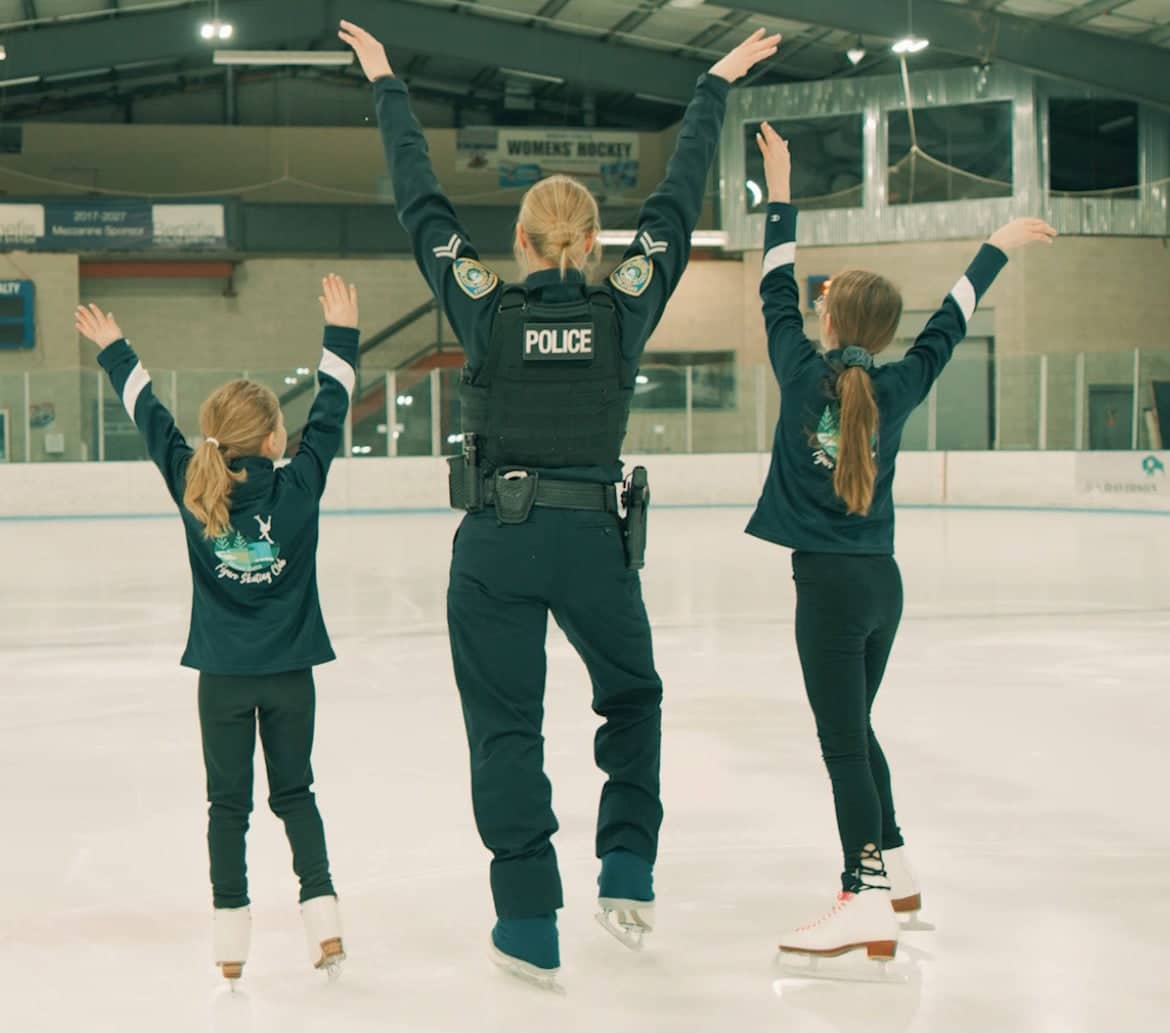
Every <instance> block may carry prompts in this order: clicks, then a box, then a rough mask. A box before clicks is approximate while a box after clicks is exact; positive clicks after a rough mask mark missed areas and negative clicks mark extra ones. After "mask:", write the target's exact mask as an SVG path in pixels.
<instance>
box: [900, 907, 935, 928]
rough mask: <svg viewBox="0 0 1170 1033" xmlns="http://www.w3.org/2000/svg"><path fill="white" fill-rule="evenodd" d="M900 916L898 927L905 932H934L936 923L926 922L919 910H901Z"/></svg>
mask: <svg viewBox="0 0 1170 1033" xmlns="http://www.w3.org/2000/svg"><path fill="white" fill-rule="evenodd" d="M898 918H899V919H901V921H899V922H898V928H899V929H901V930H902V932H904V933H932V932H934V930H935V925H934V923H933V922H924V921H923V920H922V919H921V918H919V917H918V912H917V911H909V912H905V911H904V912H901V913H900V914H899V915H898Z"/></svg>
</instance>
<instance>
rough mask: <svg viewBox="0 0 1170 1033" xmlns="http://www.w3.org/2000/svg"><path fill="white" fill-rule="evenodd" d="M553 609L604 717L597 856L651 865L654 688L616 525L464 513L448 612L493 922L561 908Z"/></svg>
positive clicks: (655, 816) (655, 795)
mask: <svg viewBox="0 0 1170 1033" xmlns="http://www.w3.org/2000/svg"><path fill="white" fill-rule="evenodd" d="M550 612H551V613H552V615H553V617H554V618H555V619H556V622H557V623H558V624H559V625H560V627H561V629H562V630H563V631H564V633H565V635H566V637H567V638H568V640H569V642H570V643H571V644H572V645H573V648H574V649H576V651H577V652H578V654H580V656H581V658H582V660H584V661H585V666H586V667H587V668H588V670H589V675H590V678H591V679H592V682H593V709H594V711H595V712H596V713H597V714H598V715H599V716H600V717H602V718H603V719H604V724H603V725H602V726H601V728H600V729H599V730H598V732H597V736H596V739H595V742H594V757H595V759H596V761H597V765H598V767H600V768H601V769H602V770H603V771H604V772H605V773H606V774H607V775H608V776H609V778H608V781H607V782H606V783H605V787H604V788H603V790H602V793H601V805H600V810H599V813H598V819H597V854H598V856H599V857H600V856H604V855H605V854H606V853H608V852H610V851H611V850H616V849H619V848H620V849H623V850H628V851H630V852H631V853H634V854H637V855H638V856H640V857H643V858H645V859H646V860H647V861H649V862H651V863H653V862H654V860H655V857H656V855H657V851H658V831H659V827H660V825H661V824H662V804H661V801H660V798H659V759H660V752H661V741H662V682H661V681H660V680H659V678H658V675H657V673H656V672H655V670H654V657H653V650H652V648H651V640H650V624H649V622H648V620H647V618H646V608H645V606H644V605H643V603H642V586H641V581H640V579H639V577H638V574H637V573H636V572H634V571H630V570H627V569H626V566H625V554H624V550H623V547H622V540H621V532H620V529H619V527H618V523H617V519H616V517H614V516H613V515H612V514H607V513H593V512H583V511H578V510H551V509H541V508H536V509H534V510H533V512H532V515H531V517H530V518H529V520H528V522H527V523H524V524H519V525H510V526H504V527H500V526H498V524H497V522H496V517H495V511H494V510H492V509H488V510H484V511H482V512H480V513H476V514H473V515H469V516H467V517H466V518H465V519H464V521H463V523H462V525H461V526H460V528H459V533H458V535H457V536H456V539H455V548H454V553H453V556H452V560H451V582H450V587H449V589H448V592H447V615H448V626H449V629H450V635H451V656H452V660H453V661H454V666H455V679H456V681H457V683H458V685H459V695H460V698H461V700H462V703H463V717H464V723H465V725H466V728H467V740H468V745H469V747H470V751H471V794H472V803H473V806H474V810H475V820H476V825H477V827H478V829H479V834H480V837H481V838H482V839H483V842H484V845H485V846H486V847H487V848H488V849H489V850H490V851H491V852H492V857H493V859H492V864H491V886H492V894H493V897H494V899H495V905H496V914H497V915H498V916H499V917H501V918H530V917H534V916H536V915H541V914H548V913H550V912H552V911H555V910H556V909H557V908H559V907H561V905H562V903H563V901H562V896H561V880H560V875H559V873H558V871H557V860H556V854H555V852H554V850H553V846H552V842H551V839H552V835H553V833H554V832H556V829H557V822H556V818H555V816H554V815H553V810H552V787H551V786H550V784H549V781H548V779H547V778H546V777H545V774H544V737H543V735H542V733H541V725H542V722H543V719H544V683H545V670H546V662H545V648H544V640H545V633H546V631H547V627H548V615H549V613H550Z"/></svg>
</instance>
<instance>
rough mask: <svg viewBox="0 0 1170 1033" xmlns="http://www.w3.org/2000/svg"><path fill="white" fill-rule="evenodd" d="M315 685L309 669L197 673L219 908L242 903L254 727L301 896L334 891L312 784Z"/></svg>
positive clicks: (214, 884)
mask: <svg viewBox="0 0 1170 1033" xmlns="http://www.w3.org/2000/svg"><path fill="white" fill-rule="evenodd" d="M315 712H316V691H315V689H314V686H313V672H312V671H294V672H292V673H290V674H274V675H263V676H256V677H247V676H242V675H218V674H200V675H199V725H200V728H201V730H202V732H203V760H204V764H205V765H206V767H207V800H208V802H209V804H210V807H209V808H208V812H207V848H208V852H209V854H210V855H211V889H212V897H213V900H214V903H215V907H217V908H229V907H244V906H245V905H246V904H247V903H248V879H247V865H246V864H245V861H244V837H245V835H246V834H247V831H248V819H249V816H250V815H251V813H252V757H253V755H254V754H255V752H256V726H257V724H259V726H260V744H261V746H262V747H263V749H264V764H265V767H266V768H267V769H268V805H269V807H271V808H272V813H273V814H275V815H276V816H277V817H278V818H280V820H281V821H283V822H284V830H285V834H286V835H287V836H288V842H289V846H291V847H292V855H293V870H294V871H295V872H296V873H297V876H298V877H299V879H300V882H301V894H300V899H301V901H306V900H311V899H313V898H314V897H325V896H332V895H333V883H332V882H331V881H330V878H329V859H328V857H327V855H326V853H325V829H324V827H323V826H322V824H321V815H320V814H319V813H318V811H317V802H316V800H314V799H313V792H312V790H311V789H310V786H311V785H312V784H313V769H312V767H311V766H310V764H309V755H310V753H311V752H312V750H313V724H314V716H315Z"/></svg>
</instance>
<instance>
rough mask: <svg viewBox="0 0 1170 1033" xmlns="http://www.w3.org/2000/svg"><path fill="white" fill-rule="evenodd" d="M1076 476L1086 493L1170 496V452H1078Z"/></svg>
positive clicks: (1078, 486) (1079, 489) (1124, 495)
mask: <svg viewBox="0 0 1170 1033" xmlns="http://www.w3.org/2000/svg"><path fill="white" fill-rule="evenodd" d="M1076 476H1077V491H1078V492H1080V493H1081V494H1084V495H1096V496H1099V497H1100V496H1105V497H1111V498H1117V499H1124V498H1130V499H1132V498H1134V497H1137V496H1144V497H1147V498H1170V452H1078V453H1077V470H1076Z"/></svg>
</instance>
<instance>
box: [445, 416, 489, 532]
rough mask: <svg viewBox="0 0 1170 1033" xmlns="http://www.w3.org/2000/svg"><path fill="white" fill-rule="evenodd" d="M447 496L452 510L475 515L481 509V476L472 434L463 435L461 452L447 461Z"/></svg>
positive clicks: (474, 438) (477, 450)
mask: <svg viewBox="0 0 1170 1033" xmlns="http://www.w3.org/2000/svg"><path fill="white" fill-rule="evenodd" d="M447 495H448V498H449V499H450V502H451V508H452V509H464V510H466V511H467V512H468V513H477V512H479V510H481V509H483V476H482V475H481V474H480V472H479V445H478V442H477V441H476V437H475V435H474V434H464V435H463V452H462V454H461V455H457V456H452V457H451V458H450V459H448V460H447Z"/></svg>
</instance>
